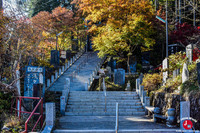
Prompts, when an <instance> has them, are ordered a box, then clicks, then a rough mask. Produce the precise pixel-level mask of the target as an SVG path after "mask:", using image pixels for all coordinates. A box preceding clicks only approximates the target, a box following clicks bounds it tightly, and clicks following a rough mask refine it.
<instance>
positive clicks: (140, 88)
mask: <svg viewBox="0 0 200 133" xmlns="http://www.w3.org/2000/svg"><path fill="white" fill-rule="evenodd" d="M143 90H144V86H142V85H139V96H140V98H141V96H142V92H143Z"/></svg>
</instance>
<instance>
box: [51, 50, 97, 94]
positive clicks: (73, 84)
mask: <svg viewBox="0 0 200 133" xmlns="http://www.w3.org/2000/svg"><path fill="white" fill-rule="evenodd" d="M87 56H88V62H87V63H86V64H85V66H82V67H81V69H80V72H79V73H78V74H77V76H76V77H75V78H73V81H72V77H71V74H72V73H73V72H74V71H75V70H76V68H77V66H79V64H81V63H83V62H86V59H87ZM100 61H101V59H100V58H98V56H97V52H88V53H85V54H83V55H82V56H81V57H80V58H79V59H78V60H77V61H76V62H75V63H74V64H73V65H72V66H71V67H70V68H69V69H68V70H67V71H66V72H65V73H64V74H63V75H62V76H61V77H60V78H59V79H58V80H57V81H56V82H55V83H54V84H53V85H52V86H51V87H50V88H49V90H50V91H62V90H63V89H64V87H65V79H66V78H70V80H71V81H70V91H85V82H87V81H88V78H89V77H90V75H91V74H92V71H94V70H95V67H96V66H97V64H98V63H99V62H100Z"/></svg>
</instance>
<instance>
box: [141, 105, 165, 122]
mask: <svg viewBox="0 0 200 133" xmlns="http://www.w3.org/2000/svg"><path fill="white" fill-rule="evenodd" d="M145 109H146V110H147V111H148V116H151V114H153V120H154V122H157V121H158V120H160V119H162V120H166V119H167V117H166V116H165V115H161V114H160V109H159V108H158V107H153V106H145Z"/></svg>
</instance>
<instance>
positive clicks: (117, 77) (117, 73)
mask: <svg viewBox="0 0 200 133" xmlns="http://www.w3.org/2000/svg"><path fill="white" fill-rule="evenodd" d="M114 83H115V84H118V85H124V84H125V70H124V69H122V68H119V69H115V70H114Z"/></svg>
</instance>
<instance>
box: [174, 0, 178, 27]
mask: <svg viewBox="0 0 200 133" xmlns="http://www.w3.org/2000/svg"><path fill="white" fill-rule="evenodd" d="M175 17H176V18H175V30H177V23H178V1H177V0H175Z"/></svg>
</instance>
